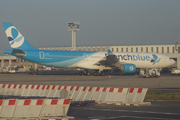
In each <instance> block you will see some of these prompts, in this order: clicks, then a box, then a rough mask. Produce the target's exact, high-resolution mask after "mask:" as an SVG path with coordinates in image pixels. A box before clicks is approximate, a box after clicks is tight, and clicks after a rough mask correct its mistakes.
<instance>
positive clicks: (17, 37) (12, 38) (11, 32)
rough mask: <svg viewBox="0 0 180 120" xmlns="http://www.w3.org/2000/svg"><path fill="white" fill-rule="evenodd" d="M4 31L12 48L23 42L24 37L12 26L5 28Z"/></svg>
mask: <svg viewBox="0 0 180 120" xmlns="http://www.w3.org/2000/svg"><path fill="white" fill-rule="evenodd" d="M5 32H6V34H7V37H8V40H9V44H10V45H11V47H12V48H18V47H20V46H21V45H22V44H23V43H24V37H23V36H22V35H21V33H20V32H19V31H18V30H17V29H16V28H15V27H14V26H11V27H9V28H7V30H6V31H5Z"/></svg>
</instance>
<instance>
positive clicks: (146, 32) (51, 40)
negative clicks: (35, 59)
mask: <svg viewBox="0 0 180 120" xmlns="http://www.w3.org/2000/svg"><path fill="white" fill-rule="evenodd" d="M71 21H79V22H80V31H77V32H76V35H77V37H76V39H77V46H109V45H146V44H147V45H149V44H153V45H154V44H175V42H180V0H0V23H2V22H11V23H13V25H15V27H16V28H17V29H18V30H19V31H20V32H21V34H22V35H23V36H24V37H25V38H26V39H27V40H28V42H29V43H30V44H31V45H33V46H34V47H37V48H39V47H48V46H49V47H57V46H61V47H62V46H68V47H70V46H71V32H70V31H67V22H71ZM5 49H10V45H9V43H8V39H7V37H6V34H5V32H4V28H3V26H2V24H0V51H2V50H5Z"/></svg>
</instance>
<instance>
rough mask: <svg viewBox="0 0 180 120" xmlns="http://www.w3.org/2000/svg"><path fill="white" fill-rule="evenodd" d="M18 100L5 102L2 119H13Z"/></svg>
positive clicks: (1, 112) (1, 114)
mask: <svg viewBox="0 0 180 120" xmlns="http://www.w3.org/2000/svg"><path fill="white" fill-rule="evenodd" d="M16 101H17V99H7V100H3V105H2V109H1V111H0V117H12V116H13V113H14V110H15V107H16V103H17V102H16Z"/></svg>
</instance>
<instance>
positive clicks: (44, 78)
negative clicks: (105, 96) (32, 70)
mask: <svg viewBox="0 0 180 120" xmlns="http://www.w3.org/2000/svg"><path fill="white" fill-rule="evenodd" d="M0 83H1V84H3V83H6V84H41V85H42V84H46V85H47V84H48V85H66V86H92V87H117V88H118V87H119V88H120V87H121V88H126V87H128V88H149V89H158V90H159V89H161V90H178V91H180V75H170V74H163V75H161V77H159V78H139V77H138V76H134V75H133V76H132V75H131V76H119V75H111V76H110V77H109V76H93V75H92V76H79V75H29V74H28V73H15V74H14V73H1V74H0Z"/></svg>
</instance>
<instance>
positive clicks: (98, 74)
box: [94, 71, 105, 76]
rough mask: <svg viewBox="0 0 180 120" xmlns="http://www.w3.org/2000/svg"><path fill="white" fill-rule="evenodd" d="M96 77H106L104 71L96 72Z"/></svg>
mask: <svg viewBox="0 0 180 120" xmlns="http://www.w3.org/2000/svg"><path fill="white" fill-rule="evenodd" d="M94 76H105V73H104V72H103V71H101V72H99V71H95V72H94Z"/></svg>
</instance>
